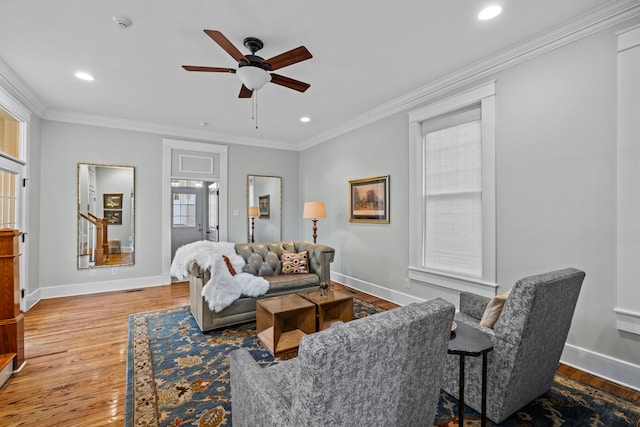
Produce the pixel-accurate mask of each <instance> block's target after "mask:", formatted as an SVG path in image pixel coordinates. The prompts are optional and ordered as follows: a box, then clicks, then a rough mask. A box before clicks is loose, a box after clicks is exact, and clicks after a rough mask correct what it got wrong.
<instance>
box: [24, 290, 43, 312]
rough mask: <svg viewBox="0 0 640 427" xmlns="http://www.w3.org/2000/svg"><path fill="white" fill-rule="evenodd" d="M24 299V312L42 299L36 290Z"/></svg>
mask: <svg viewBox="0 0 640 427" xmlns="http://www.w3.org/2000/svg"><path fill="white" fill-rule="evenodd" d="M25 298H26V301H25V304H26V308H27V310H26V311H29V310H31V308H32V307H33V306H34V305H36V303H37V302H38V301H40V300H41V299H42V293H41V292H40V289H36V290H35V291H33V292H31V293H30V294H27V296H26V297H25Z"/></svg>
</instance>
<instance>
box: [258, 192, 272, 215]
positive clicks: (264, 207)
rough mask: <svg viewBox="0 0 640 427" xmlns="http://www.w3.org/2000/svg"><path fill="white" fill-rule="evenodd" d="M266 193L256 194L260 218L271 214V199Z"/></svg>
mask: <svg viewBox="0 0 640 427" xmlns="http://www.w3.org/2000/svg"><path fill="white" fill-rule="evenodd" d="M269 199H270V197H269V195H268V194H267V195H266V196H258V208H259V209H260V218H269V216H270V215H271V201H270V200H269Z"/></svg>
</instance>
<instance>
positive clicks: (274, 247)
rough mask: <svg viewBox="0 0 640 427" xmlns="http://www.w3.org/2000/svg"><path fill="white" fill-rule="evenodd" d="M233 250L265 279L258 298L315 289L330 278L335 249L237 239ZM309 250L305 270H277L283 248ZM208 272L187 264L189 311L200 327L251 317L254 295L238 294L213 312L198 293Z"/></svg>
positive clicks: (209, 326)
mask: <svg viewBox="0 0 640 427" xmlns="http://www.w3.org/2000/svg"><path fill="white" fill-rule="evenodd" d="M235 249H236V252H237V253H238V254H239V255H241V256H242V258H244V261H245V263H246V265H245V266H244V268H243V271H245V272H247V273H251V274H254V275H256V276H262V277H264V278H265V279H266V280H267V281H268V282H269V291H268V292H267V293H266V294H265V295H263V296H262V297H260V298H267V297H272V296H278V295H285V294H290V293H297V292H303V291H308V290H314V289H317V288H318V286H319V285H320V282H321V281H327V282H328V281H330V280H331V278H330V270H329V264H330V263H331V262H333V257H334V255H335V250H334V249H333V248H331V247H329V246H326V245H320V244H315V243H311V242H305V241H293V242H271V243H237V244H236V245H235ZM304 251H308V252H309V270H310V272H309V273H307V274H281V273H282V261H281V259H282V254H283V253H285V252H295V253H297V252H304ZM210 277H211V272H210V271H209V270H204V269H202V268H201V267H200V266H199V265H198V264H197V263H195V262H191V263H190V264H189V294H190V305H191V313H192V314H193V317H195V319H196V322H197V323H198V326H199V327H200V329H201V330H202V331H208V330H211V329H215V328H219V327H222V326H228V325H233V324H236V323H242V322H247V321H249V320H255V318H256V298H249V297H242V298H240V299H238V300H236V301H235V302H234V303H233V304H231V305H230V306H229V307H227V308H225V309H224V310H222V311H220V312H218V313H216V312H214V311H212V310H210V309H209V305H208V304H207V301H206V300H205V299H204V298H203V297H202V287H203V286H204V284H205V283H207V282H208V281H209V279H210Z"/></svg>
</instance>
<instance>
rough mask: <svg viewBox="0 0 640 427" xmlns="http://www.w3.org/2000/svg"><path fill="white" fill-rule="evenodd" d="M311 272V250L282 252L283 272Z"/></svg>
mask: <svg viewBox="0 0 640 427" xmlns="http://www.w3.org/2000/svg"><path fill="white" fill-rule="evenodd" d="M308 272H309V252H307V251H303V252H299V253H291V252H285V253H283V254H282V274H302V273H308Z"/></svg>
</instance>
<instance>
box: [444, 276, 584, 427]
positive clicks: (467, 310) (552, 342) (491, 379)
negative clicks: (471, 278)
mask: <svg viewBox="0 0 640 427" xmlns="http://www.w3.org/2000/svg"><path fill="white" fill-rule="evenodd" d="M584 276H585V273H584V272H583V271H580V270H576V269H574V268H567V269H564V270H558V271H553V272H550V273H546V274H539V275H535V276H530V277H525V278H523V279H520V280H518V281H517V282H516V284H515V285H514V287H513V289H512V290H511V292H510V294H509V297H508V298H507V300H506V302H505V304H504V308H503V310H502V313H501V314H500V317H498V320H497V321H496V323H495V325H494V327H493V329H488V328H484V327H482V326H479V322H480V319H481V318H482V315H483V313H484V310H485V307H486V306H487V304H488V302H489V301H490V299H489V298H484V297H481V296H478V295H474V294H469V293H462V294H461V295H460V312H458V313H456V317H455V319H456V322H464V323H466V324H468V325H471V326H473V327H475V328H478V329H481V330H483V331H484V332H486V333H488V334H489V335H490V336H491V339H492V341H493V351H492V352H490V353H489V357H488V371H487V417H488V418H490V419H491V420H492V421H494V422H495V423H499V422H502V421H503V420H504V419H505V418H507V417H508V416H509V415H511V414H513V413H514V412H515V411H517V410H518V409H520V408H521V407H523V406H524V405H526V404H527V403H529V402H531V401H532V400H534V399H535V398H537V397H538V396H540V395H541V394H543V393H544V392H545V391H547V390H548V389H549V388H550V387H551V384H552V382H553V378H554V375H555V372H556V369H557V368H558V362H559V361H560V355H561V354H562V349H563V347H564V343H565V341H566V339H567V334H568V332H569V327H570V326H571V319H572V317H573V312H574V309H575V306H576V302H577V300H578V295H579V293H580V288H581V286H582V281H583V280H584ZM447 359H448V360H447V365H448V367H447V369H446V370H445V377H446V381H445V385H444V387H443V389H444V390H445V391H446V392H447V393H449V394H451V395H453V396H454V397H457V396H458V372H459V367H458V366H459V360H458V357H457V356H451V355H450V356H448V357H447ZM481 368H482V366H481V358H470V357H469V358H467V359H466V368H465V374H466V375H465V395H464V398H465V404H467V405H469V406H470V407H472V408H473V409H475V410H476V411H478V412H480V408H481V406H480V405H481V401H480V397H481V394H480V391H481V372H482V371H481Z"/></svg>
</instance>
